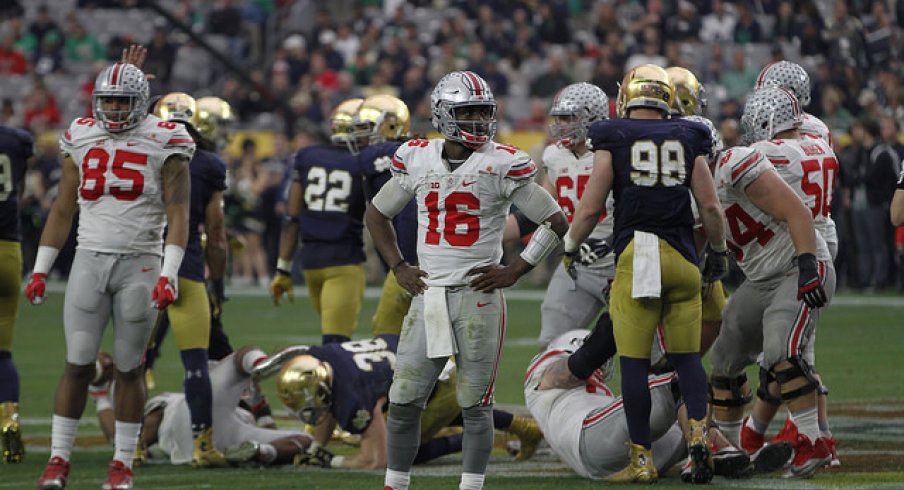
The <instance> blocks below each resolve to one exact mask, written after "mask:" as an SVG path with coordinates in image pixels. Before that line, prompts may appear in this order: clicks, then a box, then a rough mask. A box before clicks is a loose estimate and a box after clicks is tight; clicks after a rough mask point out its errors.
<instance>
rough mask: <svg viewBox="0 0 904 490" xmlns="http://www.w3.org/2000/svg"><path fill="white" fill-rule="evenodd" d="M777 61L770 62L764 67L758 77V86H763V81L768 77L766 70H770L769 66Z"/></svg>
mask: <svg viewBox="0 0 904 490" xmlns="http://www.w3.org/2000/svg"><path fill="white" fill-rule="evenodd" d="M774 64H775V62H774V61H773V62H772V63H769V64H768V65H766V66H764V67H763V71H761V72H760V76H758V77H756V88H760V87H762V86H763V81H765V79H766V72H767V71H769V67H770V66H772V65H774Z"/></svg>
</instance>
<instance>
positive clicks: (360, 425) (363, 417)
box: [352, 408, 370, 430]
mask: <svg viewBox="0 0 904 490" xmlns="http://www.w3.org/2000/svg"><path fill="white" fill-rule="evenodd" d="M369 422H370V412H368V411H367V410H364V409H363V408H362V409H360V410H358V411H357V412H355V418H354V419H353V420H352V425H353V426H354V427H355V428H356V429H358V430H363V429H364V428H365V427H367V424H368V423H369Z"/></svg>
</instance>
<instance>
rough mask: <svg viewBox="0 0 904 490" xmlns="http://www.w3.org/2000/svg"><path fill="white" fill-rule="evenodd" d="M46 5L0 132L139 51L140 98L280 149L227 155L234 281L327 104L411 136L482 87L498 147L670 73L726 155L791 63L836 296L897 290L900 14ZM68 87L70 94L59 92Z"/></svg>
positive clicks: (11, 72) (560, 2)
mask: <svg viewBox="0 0 904 490" xmlns="http://www.w3.org/2000/svg"><path fill="white" fill-rule="evenodd" d="M47 2H48V3H47V4H46V5H44V4H37V5H30V4H31V3H32V2H28V4H29V5H26V4H25V2H22V1H21V0H7V1H5V2H2V7H0V19H2V23H0V85H3V84H4V83H6V82H4V81H3V80H2V79H3V78H7V77H9V79H10V80H12V79H19V80H21V79H23V78H24V79H27V80H28V82H29V87H28V90H27V91H25V92H24V93H23V94H22V96H21V97H10V96H8V95H7V94H6V93H2V94H0V97H2V104H0V124H4V125H11V126H21V127H26V128H29V129H30V130H32V131H33V132H35V133H36V134H41V133H44V132H45V131H47V130H52V129H58V128H59V127H60V126H61V125H64V124H65V123H67V122H68V119H69V118H71V117H74V116H81V115H84V114H85V113H87V112H88V111H89V108H90V106H89V103H88V101H89V100H90V93H91V87H92V82H93V76H94V74H96V73H97V70H98V69H99V68H100V67H102V66H103V64H104V63H106V62H108V61H110V60H113V59H117V58H118V57H119V53H120V51H121V49H122V47H123V46H125V45H127V44H129V43H131V42H141V43H144V44H145V45H146V46H147V47H148V60H147V63H146V65H145V69H146V71H147V72H149V73H153V74H155V76H156V79H155V80H154V82H153V83H152V91H154V92H156V93H163V92H166V91H170V90H182V91H186V92H189V93H192V94H195V95H198V96H203V95H218V96H221V97H223V98H225V99H226V100H228V101H229V102H230V103H231V104H232V105H233V107H234V108H235V109H236V112H237V114H238V116H239V119H240V124H241V125H242V126H244V127H247V128H258V129H267V130H272V131H274V132H275V133H276V134H277V137H276V141H277V145H278V148H276V149H275V151H268V152H267V153H274V156H273V157H272V158H271V159H268V160H267V161H266V162H261V161H257V160H255V157H254V156H253V153H248V152H244V153H242V155H240V156H237V157H236V158H234V159H233V160H234V161H233V162H232V163H231V165H232V168H231V171H230V179H231V184H232V187H231V191H230V192H231V196H230V202H231V203H232V206H238V207H235V208H233V209H231V211H235V210H239V211H240V212H239V211H235V212H233V213H232V216H233V217H234V220H233V224H234V231H235V233H236V235H238V236H241V237H243V242H244V243H245V245H246V247H247V248H246V251H247V252H248V253H247V254H246V255H245V258H242V259H241V260H240V261H239V262H237V263H236V264H235V270H236V272H237V274H238V277H240V278H242V279H241V280H242V281H246V280H247V281H251V280H255V279H254V278H257V280H264V277H265V276H266V274H267V270H270V269H272V265H271V264H270V263H269V262H268V259H267V253H268V252H269V253H270V255H272V250H273V247H274V246H275V245H274V241H273V240H274V236H275V235H272V233H274V232H273V231H272V230H273V229H274V227H275V228H277V229H278V214H279V212H280V208H279V206H280V205H281V204H280V198H279V191H278V189H279V185H280V183H281V182H282V180H283V178H282V174H284V167H285V164H284V162H285V158H286V157H288V156H289V155H291V153H292V152H293V150H294V149H296V148H297V147H298V145H299V142H298V141H299V140H298V138H295V139H293V137H296V136H299V137H300V138H302V139H306V140H311V139H315V138H317V137H318V134H317V133H318V132H322V130H323V129H324V128H326V127H327V126H328V123H327V121H326V120H327V119H328V117H329V114H330V112H331V109H332V108H333V107H334V106H335V105H337V104H338V103H339V102H340V101H342V100H344V99H347V98H350V97H356V96H366V95H370V94H372V93H391V94H393V95H396V96H398V97H400V98H401V99H402V100H403V101H405V102H406V103H407V104H408V105H409V107H410V108H411V109H412V118H413V121H412V122H413V129H414V130H415V131H416V132H426V131H428V130H429V129H431V128H430V122H429V120H430V109H429V93H430V90H431V89H432V87H433V84H434V83H435V82H436V81H437V80H438V79H439V78H440V77H441V76H442V75H443V74H445V73H447V72H449V71H451V70H457V69H469V70H473V71H476V72H478V73H479V74H481V75H482V76H483V77H484V78H485V79H486V80H487V81H488V82H489V84H490V86H491V87H492V89H493V91H494V93H495V95H496V97H497V99H498V101H499V118H500V132H501V133H502V134H503V135H504V134H505V133H506V132H508V131H513V130H540V131H542V130H544V129H545V125H546V124H547V116H546V113H547V109H548V106H549V101H550V99H551V97H552V96H553V95H554V94H555V92H556V91H557V90H558V89H559V88H561V87H563V86H564V85H567V84H568V83H571V82H574V81H591V82H592V83H595V84H597V85H599V86H600V87H601V88H602V89H603V90H604V91H605V92H606V93H607V94H608V95H609V96H610V99H611V102H612V103H613V104H614V99H615V95H616V93H617V90H618V82H619V81H620V79H621V77H622V75H623V73H624V72H625V70H626V69H627V68H629V67H631V66H634V65H636V64H639V63H647V62H649V63H656V64H660V65H663V66H673V65H679V66H685V67H687V68H689V69H691V70H692V71H693V72H694V73H696V74H697V75H698V77H699V78H700V80H701V81H702V82H703V83H704V85H705V87H706V94H707V99H708V106H707V108H706V112H707V115H708V116H709V117H711V118H712V119H713V120H715V121H716V122H717V124H718V125H719V127H720V129H721V130H722V134H723V136H724V137H725V139H726V144H729V145H730V144H735V143H737V141H738V138H739V130H738V122H737V121H738V119H739V117H740V112H741V110H742V108H743V103H744V99H745V97H746V95H747V94H748V93H749V92H750V90H751V88H752V87H753V85H754V82H755V79H756V76H757V74H758V73H759V71H760V68H761V67H762V66H763V65H764V64H766V63H768V62H770V61H774V60H779V59H791V60H793V61H796V62H798V63H800V64H801V65H802V66H804V67H805V68H806V69H807V70H808V72H809V73H810V76H811V82H812V97H811V98H812V102H811V104H810V105H809V106H808V107H807V108H806V110H807V111H808V112H810V113H812V114H814V115H815V116H817V117H820V118H821V119H823V120H824V121H825V122H826V123H827V124H828V126H829V127H830V129H831V130H832V131H833V134H834V135H835V141H836V146H837V147H838V153H839V155H840V160H841V161H840V169H839V175H838V182H837V186H836V191H837V192H836V195H837V198H836V199H835V202H834V204H833V211H834V213H835V216H836V221H838V224H839V228H840V231H841V237H842V253H841V255H840V256H839V263H838V268H839V277H840V279H841V280H840V282H841V284H842V285H844V286H848V287H855V288H883V287H889V286H894V285H896V284H898V283H900V282H904V274H901V273H899V272H898V271H900V269H901V265H902V255H904V243H902V240H896V234H895V230H894V229H893V228H891V226H890V225H889V224H888V219H887V208H888V201H889V200H890V199H891V193H892V191H893V188H894V186H893V183H894V177H895V175H896V174H897V172H898V171H899V170H900V166H901V160H902V158H904V147H902V145H901V143H900V141H901V136H902V135H901V131H900V127H901V125H902V124H904V84H902V77H904V62H902V55H904V1H901V0H898V1H894V0H801V1H790V0H752V1H746V0H737V1H727V0H712V1H686V0H542V1H541V0H410V1H401V0H383V1H381V0H357V1H356V0H331V1H330V2H319V1H315V0H215V1H210V2H206V1H200V0H164V1H159V2H155V3H157V4H160V5H162V6H163V7H164V8H166V9H168V10H169V11H171V12H173V13H174V17H175V18H176V19H181V20H182V21H183V22H184V23H185V25H184V26H182V27H178V26H174V25H172V24H171V23H168V22H167V21H165V20H164V18H163V17H159V16H157V15H156V14H154V13H153V12H151V11H147V10H145V11H143V12H145V13H144V14H142V15H143V16H142V17H141V18H142V19H143V21H142V22H141V28H124V29H123V28H116V25H115V24H116V22H95V20H96V19H114V20H115V19H116V18H118V17H117V15H118V16H123V15H128V14H129V13H130V12H134V11H135V9H137V8H141V7H143V6H142V2H141V1H139V0H47ZM62 6H68V8H66V9H63V8H62ZM111 11H112V12H111ZM116 12H118V13H116ZM111 23H112V24H113V25H110V24H111ZM208 48H213V49H215V50H216V51H217V52H219V53H221V54H222V55H223V57H224V58H225V60H226V61H227V62H225V63H224V62H222V60H219V59H218V58H217V57H216V56H214V55H212V54H211V52H210V51H209V49H208ZM64 82H65V83H64ZM66 86H68V87H70V88H75V90H74V91H65V90H59V89H58V87H66ZM64 96H65V99H64V100H61V98H62V97H64ZM613 112H614V111H613ZM318 128H319V129H320V130H321V131H318ZM249 141H250V140H249ZM249 144H251V143H249ZM42 150H44V151H46V152H47V153H46V154H45V153H44V152H42V153H41V154H42V155H43V156H42V158H41V159H40V162H41V163H40V164H39V165H38V166H37V167H36V168H35V175H38V176H40V178H37V177H35V178H33V179H31V180H33V181H34V182H35V184H34V185H35V186H36V187H35V191H34V192H32V193H31V194H32V196H33V199H34V202H36V203H40V204H39V205H38V208H43V207H45V206H46V204H47V201H48V199H47V198H46V197H44V194H45V193H49V195H50V196H51V197H52V189H53V175H54V173H58V170H55V168H56V167H54V165H53V161H54V160H55V158H56V157H55V149H54V145H53V141H52V139H51V140H50V143H48V144H46V145H42ZM249 155H251V156H249ZM57 165H58V164H57ZM38 182H40V186H39V187H37V186H38V184H37V183H38ZM35 212H36V213H37V214H38V215H39V214H40V213H38V212H37V211H35ZM883 213H885V214H883ZM29 219H32V220H33V221H34V222H35V223H38V224H39V223H40V216H36V217H33V218H29ZM273 220H275V221H273ZM877 237H882V238H877ZM255 250H258V251H259V252H255ZM27 269H28V268H26V270H27Z"/></svg>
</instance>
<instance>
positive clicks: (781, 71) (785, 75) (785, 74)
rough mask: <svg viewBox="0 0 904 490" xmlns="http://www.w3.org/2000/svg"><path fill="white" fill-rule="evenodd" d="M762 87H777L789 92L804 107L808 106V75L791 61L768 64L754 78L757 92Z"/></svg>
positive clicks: (802, 68)
mask: <svg viewBox="0 0 904 490" xmlns="http://www.w3.org/2000/svg"><path fill="white" fill-rule="evenodd" d="M764 87H778V88H783V89H785V90H790V91H791V93H792V94H794V96H795V97H797V100H799V101H800V104H801V105H802V106H804V107H807V106H808V105H810V75H808V74H807V70H804V67H802V66H800V65H798V64H797V63H793V62H791V61H778V62H776V63H769V64H768V65H766V66H765V67H763V70H762V71H760V75H759V76H758V77H757V78H756V87H754V90H758V89H761V88H764Z"/></svg>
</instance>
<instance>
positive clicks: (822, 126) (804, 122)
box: [800, 112, 833, 148]
mask: <svg viewBox="0 0 904 490" xmlns="http://www.w3.org/2000/svg"><path fill="white" fill-rule="evenodd" d="M800 119H801V124H800V134H801V136H803V137H805V138H819V139H822V140H825V142H826V143H828V144H829V148H831V147H832V145H833V142H832V132H831V131H830V130H829V127H828V126H826V123H824V122H822V120H820V119H819V118H818V117H816V116H814V115H812V114H809V113H807V112H804V113H803V114H801V115H800Z"/></svg>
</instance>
